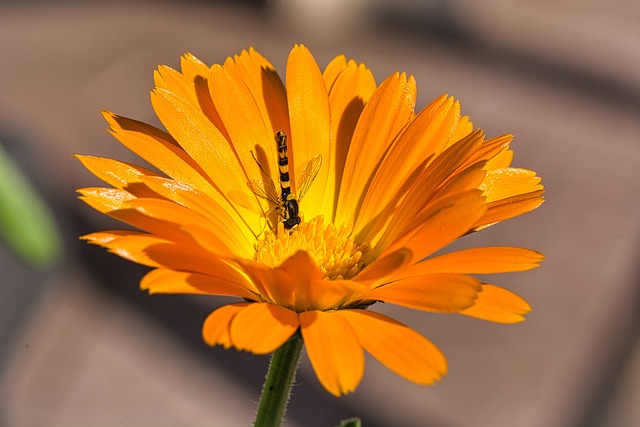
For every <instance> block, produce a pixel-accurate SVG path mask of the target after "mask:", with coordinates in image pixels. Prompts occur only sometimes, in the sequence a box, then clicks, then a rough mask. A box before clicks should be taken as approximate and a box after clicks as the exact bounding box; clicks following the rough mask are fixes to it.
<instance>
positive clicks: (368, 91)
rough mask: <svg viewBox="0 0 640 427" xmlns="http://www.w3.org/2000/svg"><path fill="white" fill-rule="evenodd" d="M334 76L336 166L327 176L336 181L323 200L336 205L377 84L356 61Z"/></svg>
mask: <svg viewBox="0 0 640 427" xmlns="http://www.w3.org/2000/svg"><path fill="white" fill-rule="evenodd" d="M336 77H337V78H336V79H335V82H334V83H333V84H332V86H331V91H330V92H329V103H330V105H331V134H332V135H333V139H334V141H335V142H334V145H335V151H334V159H333V161H332V164H333V165H335V166H334V167H332V168H331V169H330V173H333V174H335V178H334V186H333V187H327V189H326V191H327V195H326V196H325V197H328V198H329V199H332V200H334V201H336V202H337V200H336V197H335V194H337V193H338V191H339V190H340V188H339V187H340V182H341V181H342V172H343V170H344V164H345V161H346V159H347V155H348V152H349V146H350V145H351V138H352V137H353V133H354V131H355V127H356V124H357V123H358V119H359V117H360V114H361V113H362V110H363V108H364V106H365V104H366V103H367V102H368V101H369V99H370V98H371V96H372V95H373V92H374V91H375V89H376V81H375V79H374V78H373V74H372V73H371V70H369V69H368V68H367V67H366V66H365V65H364V64H360V65H358V64H356V62H355V61H349V63H348V64H347V65H346V67H345V68H344V70H342V72H341V73H340V74H339V75H338V76H336ZM335 208H336V206H335V205H334V206H333V207H332V209H333V210H332V212H331V214H332V216H331V217H330V219H331V220H333V215H334V212H333V211H334V210H335Z"/></svg>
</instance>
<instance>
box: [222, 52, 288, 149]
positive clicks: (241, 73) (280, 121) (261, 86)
mask: <svg viewBox="0 0 640 427" xmlns="http://www.w3.org/2000/svg"><path fill="white" fill-rule="evenodd" d="M224 67H225V68H228V69H229V70H231V71H233V72H234V73H236V74H237V75H238V77H240V79H241V80H242V81H243V82H244V84H245V85H246V86H247V88H248V89H249V91H250V92H251V95H252V96H253V99H254V100H255V101H256V104H257V106H258V108H259V109H260V112H261V114H262V119H263V121H264V123H265V125H266V128H267V133H268V134H269V135H270V136H273V135H274V134H275V132H276V131H278V130H281V131H284V132H285V133H286V134H287V135H288V134H289V112H288V110H287V94H286V92H285V89H284V85H283V84H282V80H280V77H279V76H278V73H277V72H276V70H275V68H274V67H273V65H271V63H270V62H269V61H268V60H267V59H266V58H265V57H264V56H262V55H260V54H259V53H258V52H257V51H256V50H255V49H254V48H249V51H246V50H243V51H242V53H241V54H240V55H235V56H234V57H233V58H227V60H226V61H225V63H224ZM223 102H225V103H227V102H229V99H224V100H223ZM237 113H238V111H236V114H237ZM246 123H252V122H246ZM270 142H271V141H270ZM273 145H274V146H275V144H273Z"/></svg>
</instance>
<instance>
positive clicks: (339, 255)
mask: <svg viewBox="0 0 640 427" xmlns="http://www.w3.org/2000/svg"><path fill="white" fill-rule="evenodd" d="M370 249H371V247H370V245H369V244H368V242H364V243H356V242H354V241H353V239H352V238H351V237H349V236H348V234H347V228H346V226H344V225H341V226H339V227H336V226H335V225H334V224H332V223H329V224H326V225H325V224H324V218H323V217H322V216H317V217H315V218H314V219H312V220H311V221H309V222H305V221H302V222H301V223H300V224H299V225H298V226H297V227H296V228H294V229H293V230H291V232H288V231H285V230H284V229H283V227H282V224H278V230H277V233H274V232H272V231H270V230H268V231H266V232H265V233H264V234H263V235H262V237H260V239H259V240H258V242H257V243H256V258H255V259H256V261H258V262H260V263H263V264H265V265H267V266H269V267H272V268H275V267H277V266H278V265H280V264H282V262H284V261H285V260H286V259H287V258H289V257H290V256H292V255H293V254H295V253H296V252H298V251H300V250H302V251H305V252H307V253H308V254H309V255H310V256H311V258H313V260H314V261H315V263H316V265H317V266H318V267H319V268H320V269H321V270H322V272H323V273H324V278H325V279H327V280H342V279H351V278H353V277H354V276H355V275H356V274H358V273H359V272H360V271H361V270H362V269H363V268H364V267H365V263H364V259H365V257H364V255H366V254H367V253H368V252H369V251H370Z"/></svg>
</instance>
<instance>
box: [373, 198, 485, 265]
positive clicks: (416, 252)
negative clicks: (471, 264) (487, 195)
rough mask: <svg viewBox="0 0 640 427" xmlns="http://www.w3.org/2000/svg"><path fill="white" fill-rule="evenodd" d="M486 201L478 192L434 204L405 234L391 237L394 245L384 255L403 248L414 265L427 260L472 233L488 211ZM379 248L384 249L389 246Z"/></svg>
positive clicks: (389, 239)
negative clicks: (410, 255) (406, 249)
mask: <svg viewBox="0 0 640 427" xmlns="http://www.w3.org/2000/svg"><path fill="white" fill-rule="evenodd" d="M483 201H484V198H483V197H482V196H481V194H480V191H478V190H472V191H468V192H465V193H461V194H454V195H451V196H449V197H444V198H442V199H440V200H438V201H435V202H434V203H432V204H430V205H428V207H427V208H426V209H425V210H424V211H422V212H421V213H420V214H419V215H418V216H417V217H416V218H414V221H413V223H412V224H410V225H409V226H407V227H406V229H405V230H404V231H402V232H400V233H398V235H396V236H391V235H389V236H388V241H389V242H394V240H395V242H394V243H391V244H390V245H388V247H387V249H386V250H385V251H384V252H383V255H384V254H386V253H388V252H389V251H392V250H396V249H398V248H400V247H403V246H404V247H406V248H408V249H410V250H411V251H412V252H413V259H412V262H417V261H419V260H421V259H423V258H426V257H427V256H429V255H431V254H432V253H434V252H435V251H437V250H439V249H441V248H443V247H445V246H446V245H448V244H449V243H451V242H453V241H454V240H455V239H457V238H459V237H460V236H462V235H464V234H465V233H466V232H467V231H468V230H470V229H471V226H473V224H475V223H476V221H478V219H479V218H480V217H481V216H482V214H483V213H484V211H485V206H484V204H483ZM379 245H380V246H381V247H385V246H387V243H386V242H381V243H379Z"/></svg>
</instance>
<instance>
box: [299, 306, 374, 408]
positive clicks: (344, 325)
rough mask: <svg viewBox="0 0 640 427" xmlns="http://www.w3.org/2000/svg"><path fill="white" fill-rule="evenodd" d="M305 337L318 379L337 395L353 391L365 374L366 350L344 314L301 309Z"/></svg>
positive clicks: (301, 321) (301, 323) (330, 391)
mask: <svg viewBox="0 0 640 427" xmlns="http://www.w3.org/2000/svg"><path fill="white" fill-rule="evenodd" d="M300 326H301V330H302V338H303V339H304V343H305V345H306V347H307V354H308V355H309V360H310V361H311V365H312V366H313V369H314V370H315V372H316V375H317V376H318V380H319V381H320V383H321V384H322V385H323V387H324V388H325V389H327V391H328V392H329V393H331V394H333V395H334V396H341V395H343V394H347V393H351V392H352V391H354V390H355V389H356V387H357V386H358V384H359V383H360V380H361V379H362V375H363V374H364V352H363V351H362V347H361V345H360V342H359V341H358V339H357V335H356V334H355V333H354V331H353V329H352V328H351V326H350V325H349V322H347V321H346V320H345V319H344V317H342V316H339V315H336V313H332V312H322V311H306V312H303V313H300Z"/></svg>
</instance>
